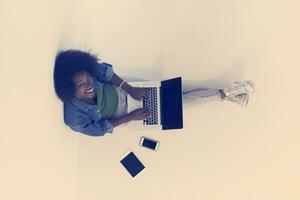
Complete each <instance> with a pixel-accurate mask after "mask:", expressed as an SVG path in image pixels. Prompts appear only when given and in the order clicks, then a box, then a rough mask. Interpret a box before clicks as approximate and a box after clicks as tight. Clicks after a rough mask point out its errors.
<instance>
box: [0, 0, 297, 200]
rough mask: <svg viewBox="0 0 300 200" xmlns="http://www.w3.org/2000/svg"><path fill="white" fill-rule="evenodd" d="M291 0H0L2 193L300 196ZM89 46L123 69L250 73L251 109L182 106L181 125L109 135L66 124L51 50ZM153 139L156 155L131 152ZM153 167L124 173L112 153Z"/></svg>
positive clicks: (232, 76) (207, 82)
mask: <svg viewBox="0 0 300 200" xmlns="http://www.w3.org/2000/svg"><path fill="white" fill-rule="evenodd" d="M299 6H300V3H299V2H298V1H292V0H287V1H280V0H273V1H271V0H252V1H234V0H227V1H221V0H220V1H203V0H202V1H193V0H186V1H177V0H172V1H171V0H165V1H158V0H152V1H146V0H143V1H142V0H127V1H121V0H119V1H117V0H110V1H108V0H106V1H105V0H101V1H99V0H98V1H96V0H86V1H83V0H81V1H79V0H76V1H71V0H60V1H58V0H57V1H37V0H36V1H34V0H29V1H21V0H19V1H8V0H2V1H0V27H1V29H0V74H1V76H2V77H1V78H0V84H1V100H0V105H1V108H0V109H1V127H2V128H1V133H0V177H1V178H0V188H1V189H0V191H1V192H0V199H6V200H10V199H13V200H15V199H16V200H17V199H30V200H33V199H64V200H69V199H70V200H71V199H72V200H74V199H78V200H85V199H88V200H96V199H97V200H99V199H131V200H134V199H144V200H150V199H172V200H177V199H178V200H182V199H192V200H193V199H195V200H198V199H210V200H225V199H228V200H240V199H243V200H266V199H270V200H277V199H278V200H279V199H280V200H281V199H289V200H298V199H300V193H299V189H300V171H299V169H300V157H299V154H300V145H299V143H300V135H299V133H300V125H299V111H300V109H299V108H300V106H299V100H300V95H299V89H300V81H299V78H298V75H299V72H300V70H299V69H298V68H299V66H300V65H299V64H300V61H299V46H300V39H299V38H300V37H299V35H300V28H299V24H300V15H299V12H298V10H299ZM69 48H75V49H81V50H91V51H92V52H93V53H96V54H98V57H99V58H101V59H103V60H104V61H106V62H109V63H111V64H112V65H113V67H114V70H115V72H116V73H117V74H119V75H123V76H126V75H133V76H137V77H143V78H148V79H163V78H169V77H174V76H182V77H183V79H184V80H195V81H198V82H199V83H201V85H202V86H210V87H220V86H223V85H225V84H228V83H230V82H231V81H234V80H245V79H251V80H253V81H254V82H255V83H256V85H257V90H256V93H255V94H253V95H252V96H251V98H250V102H249V105H248V107H247V108H246V109H241V108H239V107H238V106H236V105H233V104H230V103H220V102H212V103H208V104H204V105H198V106H195V107H194V108H192V109H187V110H184V129H183V130H181V131H170V132H158V131H153V132H152V131H148V132H129V131H128V130H127V128H126V127H124V126H122V127H118V128H116V129H115V130H114V133H113V134H111V135H107V136H104V137H98V138H97V137H88V136H85V135H82V134H77V133H75V132H73V131H72V130H71V129H69V128H68V127H66V126H65V125H64V123H63V110H62V108H63V107H62V103H61V102H60V101H59V100H58V98H57V97H56V96H55V93H54V88H53V64H54V57H55V55H56V53H57V51H58V50H59V49H69ZM141 136H148V137H151V138H154V139H157V140H159V141H160V143H161V146H160V149H159V151H158V152H152V151H149V150H147V149H142V148H140V147H139V146H138V142H139V139H140V137H141ZM129 149H132V150H133V151H134V152H135V153H136V154H137V156H138V157H139V158H140V159H141V160H142V162H143V163H144V164H145V165H146V167H147V170H146V171H145V172H144V173H143V174H142V175H141V176H140V177H138V178H137V179H135V180H132V179H131V178H130V176H129V174H128V173H127V172H126V171H125V170H124V169H123V168H122V166H121V165H120V163H118V162H119V157H120V156H121V155H122V154H123V153H125V152H126V151H127V150H129Z"/></svg>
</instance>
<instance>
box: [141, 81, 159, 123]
mask: <svg viewBox="0 0 300 200" xmlns="http://www.w3.org/2000/svg"><path fill="white" fill-rule="evenodd" d="M145 89H146V90H147V92H148V94H149V98H148V99H144V100H143V107H144V108H148V109H149V111H150V117H149V118H148V119H144V120H143V124H144V125H155V124H158V107H157V88H156V87H149V88H145Z"/></svg>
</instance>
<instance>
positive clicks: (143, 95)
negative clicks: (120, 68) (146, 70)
mask: <svg viewBox="0 0 300 200" xmlns="http://www.w3.org/2000/svg"><path fill="white" fill-rule="evenodd" d="M111 83H112V84H113V85H115V86H117V87H120V86H121V87H120V88H121V89H123V90H125V92H127V93H128V94H129V95H130V96H132V98H134V99H136V100H141V99H148V98H149V95H148V93H147V91H146V90H145V89H144V88H139V87H132V86H131V85H129V84H128V83H126V82H125V81H124V80H123V79H121V78H120V77H119V76H118V75H117V74H115V73H114V74H113V76H112V78H111Z"/></svg>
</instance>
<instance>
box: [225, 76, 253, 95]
mask: <svg viewBox="0 0 300 200" xmlns="http://www.w3.org/2000/svg"><path fill="white" fill-rule="evenodd" d="M223 91H224V93H225V95H226V96H227V97H233V96H236V95H240V94H245V93H252V92H254V91H255V85H254V83H253V82H252V81H250V80H247V81H244V82H234V83H233V84H232V85H231V86H229V87H228V88H225V89H224V90H223Z"/></svg>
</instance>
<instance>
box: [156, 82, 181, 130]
mask: <svg viewBox="0 0 300 200" xmlns="http://www.w3.org/2000/svg"><path fill="white" fill-rule="evenodd" d="M160 102H161V122H162V129H163V130H169V129H181V128H183V116H182V84H181V77H178V78H173V79H169V80H165V81H162V82H161V87H160Z"/></svg>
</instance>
